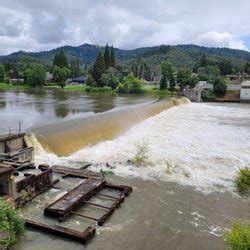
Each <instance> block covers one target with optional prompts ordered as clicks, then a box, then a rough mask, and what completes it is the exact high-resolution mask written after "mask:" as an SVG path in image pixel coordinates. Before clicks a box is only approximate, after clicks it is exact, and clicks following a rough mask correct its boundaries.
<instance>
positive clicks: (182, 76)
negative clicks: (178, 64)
mask: <svg viewBox="0 0 250 250" xmlns="http://www.w3.org/2000/svg"><path fill="white" fill-rule="evenodd" d="M191 74H192V72H191V70H190V69H189V68H179V69H178V71H177V82H178V83H179V84H180V86H181V88H183V87H184V86H185V85H187V84H189V83H190V77H191Z"/></svg>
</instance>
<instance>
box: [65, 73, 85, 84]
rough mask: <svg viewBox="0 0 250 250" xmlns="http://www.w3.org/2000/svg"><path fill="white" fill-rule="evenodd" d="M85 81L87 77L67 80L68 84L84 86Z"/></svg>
mask: <svg viewBox="0 0 250 250" xmlns="http://www.w3.org/2000/svg"><path fill="white" fill-rule="evenodd" d="M86 81H87V77H86V76H85V75H82V76H78V77H75V78H72V79H69V81H68V82H69V83H70V84H84V83H85V82H86Z"/></svg>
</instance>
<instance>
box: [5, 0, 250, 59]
mask: <svg viewBox="0 0 250 250" xmlns="http://www.w3.org/2000/svg"><path fill="white" fill-rule="evenodd" d="M249 9H250V2H249V0H238V1H234V0H220V1H218V0H203V1H200V0H175V1H172V0H171V1H170V0H136V1H135V0H126V1H124V0H105V1H103V0H95V1H91V0H71V1H63V0H53V1H51V0H43V1H33V0H11V1H6V0H0V53H1V54H7V53H10V52H14V51H16V50H20V49H23V50H28V51H37V50H44V49H51V48H54V47H58V46H62V45H66V44H69V45H80V44H83V43H85V42H87V43H94V44H102V45H104V44H105V43H106V42H108V43H110V44H114V45H115V46H116V47H121V48H135V47H142V46H153V45H159V44H190V43H195V44H199V45H205V46H215V47H230V48H237V49H247V48H246V46H245V45H244V42H243V41H242V40H241V37H248V36H249V37H250V30H249V28H248V27H249V26H250V18H249V17H248V16H249V15H248V10H249ZM239 13H240V14H239Z"/></svg>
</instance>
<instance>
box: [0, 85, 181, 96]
mask: <svg viewBox="0 0 250 250" xmlns="http://www.w3.org/2000/svg"><path fill="white" fill-rule="evenodd" d="M27 89H33V88H31V87H30V86H29V85H27V84H18V85H15V84H11V83H10V84H7V83H0V90H27ZM41 89H55V90H60V91H80V92H83V93H103V94H111V95H115V94H118V93H117V91H116V90H113V89H111V88H109V87H102V88H98V87H89V86H87V85H85V84H80V85H66V86H65V87H64V88H61V87H60V86H58V85H57V84H55V83H49V84H47V85H45V86H43V87H41ZM138 95H152V96H156V97H160V98H163V97H170V96H177V92H171V91H170V90H168V89H165V90H160V89H159V87H158V86H155V85H154V86H149V85H145V86H143V88H142V92H141V93H139V94H138Z"/></svg>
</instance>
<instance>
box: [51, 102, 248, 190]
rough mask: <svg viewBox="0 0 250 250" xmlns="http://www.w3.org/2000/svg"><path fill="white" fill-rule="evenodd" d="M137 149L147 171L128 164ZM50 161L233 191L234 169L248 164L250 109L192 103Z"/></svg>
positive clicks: (229, 105) (228, 105)
mask: <svg viewBox="0 0 250 250" xmlns="http://www.w3.org/2000/svg"><path fill="white" fill-rule="evenodd" d="M79 136H80V135H79ZM138 144H139V145H146V147H147V150H146V151H147V152H146V155H147V164H146V166H140V167H137V166H134V165H133V164H131V163H128V160H131V159H133V158H134V155H135V153H136V150H137V148H136V145H138ZM50 161H51V163H58V162H60V163H62V162H64V163H66V162H67V161H87V162H90V163H93V164H95V167H93V168H94V169H98V170H99V169H101V168H102V169H103V168H105V165H106V163H109V165H111V166H112V171H113V172H114V173H115V174H117V175H121V176H137V177H141V178H144V179H148V178H150V179H161V180H166V181H175V182H178V183H180V184H184V185H186V184H188V185H193V186H195V187H196V188H197V189H199V190H202V191H204V192H211V191H225V190H229V191H233V190H234V183H233V179H234V178H235V175H236V172H237V170H238V169H239V168H243V167H246V166H248V165H250V106H249V105H247V104H246V105H243V104H226V105H215V104H212V105H210V104H194V103H192V104H189V105H182V106H178V107H174V108H171V109H169V110H166V111H164V112H162V113H161V114H159V115H156V116H154V117H151V118H150V119H147V120H146V121H144V122H142V123H140V124H138V125H136V126H134V127H133V128H131V129H130V130H129V131H128V132H126V133H125V134H123V135H121V136H119V137H117V138H116V139H114V140H112V141H104V142H101V143H99V144H97V145H95V146H89V147H87V148H84V149H82V150H80V151H78V152H76V153H74V154H73V155H71V156H70V157H67V158H61V159H58V158H56V157H51V160H50ZM97 164H98V165H97Z"/></svg>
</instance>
